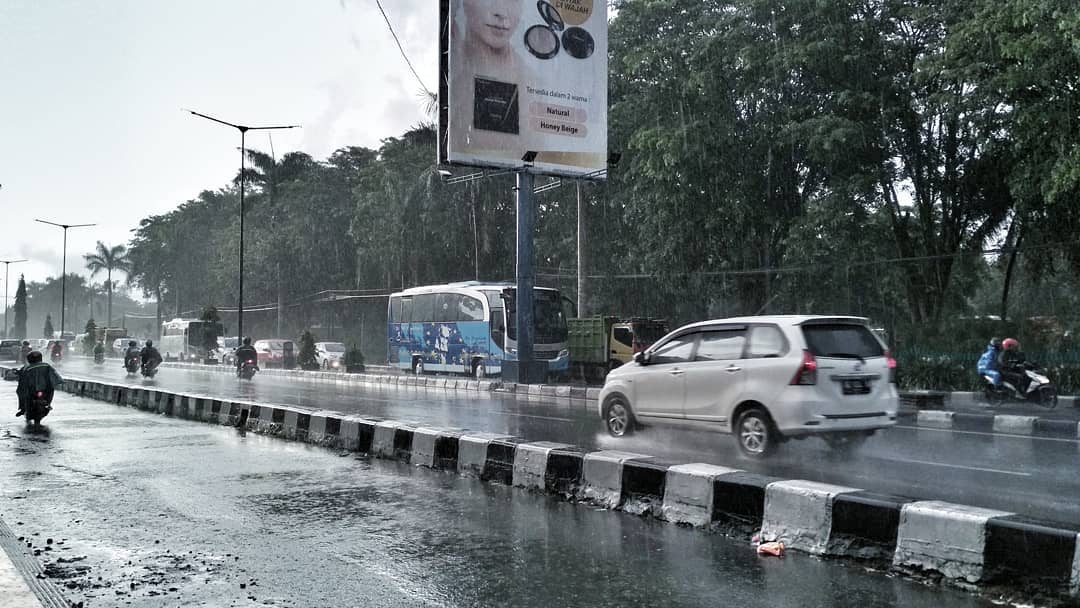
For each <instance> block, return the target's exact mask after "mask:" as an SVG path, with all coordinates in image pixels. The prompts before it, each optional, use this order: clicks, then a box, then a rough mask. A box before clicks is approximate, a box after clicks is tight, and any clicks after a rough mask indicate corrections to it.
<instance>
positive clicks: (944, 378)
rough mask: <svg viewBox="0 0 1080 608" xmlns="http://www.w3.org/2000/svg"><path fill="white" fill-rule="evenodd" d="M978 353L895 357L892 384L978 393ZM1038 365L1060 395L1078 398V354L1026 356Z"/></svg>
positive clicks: (1079, 365)
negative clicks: (894, 372) (894, 371)
mask: <svg viewBox="0 0 1080 608" xmlns="http://www.w3.org/2000/svg"><path fill="white" fill-rule="evenodd" d="M980 354H982V353H939V354H929V353H918V352H915V353H904V354H899V355H897V374H896V380H897V383H898V385H899V386H900V388H901V389H902V390H915V389H931V390H941V391H981V390H982V379H981V378H980V377H979V374H978V372H976V371H975V364H976V362H978V360H979V355H980ZM1028 359H1029V360H1031V361H1034V362H1035V363H1037V364H1039V365H1041V366H1042V367H1043V368H1044V371H1045V372H1046V374H1047V375H1048V376H1049V377H1050V381H1051V382H1053V383H1054V384H1055V385H1057V387H1058V394H1060V395H1075V394H1080V353H1041V354H1033V355H1028Z"/></svg>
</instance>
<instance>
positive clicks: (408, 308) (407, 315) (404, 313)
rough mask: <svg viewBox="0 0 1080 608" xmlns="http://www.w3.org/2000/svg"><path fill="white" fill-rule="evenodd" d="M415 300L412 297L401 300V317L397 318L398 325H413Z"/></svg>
mask: <svg viewBox="0 0 1080 608" xmlns="http://www.w3.org/2000/svg"><path fill="white" fill-rule="evenodd" d="M412 311H413V299H412V297H404V298H401V315H400V316H399V317H398V318H397V322H398V323H412Z"/></svg>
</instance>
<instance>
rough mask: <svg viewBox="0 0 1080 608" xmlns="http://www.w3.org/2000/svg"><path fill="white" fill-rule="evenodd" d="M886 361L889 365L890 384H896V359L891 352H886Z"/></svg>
mask: <svg viewBox="0 0 1080 608" xmlns="http://www.w3.org/2000/svg"><path fill="white" fill-rule="evenodd" d="M885 359H886V360H887V361H888V363H889V382H891V383H893V384H896V359H893V356H892V353H890V352H889V351H885Z"/></svg>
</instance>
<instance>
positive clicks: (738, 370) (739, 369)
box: [724, 365, 742, 374]
mask: <svg viewBox="0 0 1080 608" xmlns="http://www.w3.org/2000/svg"><path fill="white" fill-rule="evenodd" d="M724 371H726V372H728V373H730V374H734V373H735V372H741V371H742V368H741V367H735V366H734V365H731V366H729V367H727V368H726V369H725V370H724Z"/></svg>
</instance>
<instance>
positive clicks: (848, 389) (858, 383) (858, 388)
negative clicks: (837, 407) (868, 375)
mask: <svg viewBox="0 0 1080 608" xmlns="http://www.w3.org/2000/svg"><path fill="white" fill-rule="evenodd" d="M841 386H842V389H843V392H844V394H845V395H867V394H869V393H870V383H869V382H868V381H866V380H844V381H843V384H842V385H841Z"/></svg>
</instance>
